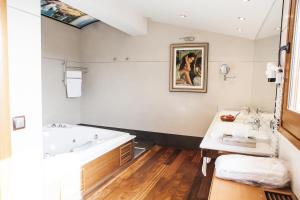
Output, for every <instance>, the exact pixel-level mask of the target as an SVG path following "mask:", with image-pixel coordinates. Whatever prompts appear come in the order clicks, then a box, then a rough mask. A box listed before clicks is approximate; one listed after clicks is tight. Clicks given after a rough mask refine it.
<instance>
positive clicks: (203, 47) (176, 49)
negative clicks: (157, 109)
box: [170, 43, 208, 92]
mask: <svg viewBox="0 0 300 200" xmlns="http://www.w3.org/2000/svg"><path fill="white" fill-rule="evenodd" d="M207 51H208V44H207V43H201V44H173V45H171V61H170V62H171V67H170V78H171V80H170V91H190V92H206V85H207V55H208V52H207Z"/></svg>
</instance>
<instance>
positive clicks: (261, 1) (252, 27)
mask: <svg viewBox="0 0 300 200" xmlns="http://www.w3.org/2000/svg"><path fill="white" fill-rule="evenodd" d="M63 1H64V2H65V3H68V4H69V5H71V6H73V7H75V8H77V9H79V10H81V11H83V12H85V13H87V14H89V15H91V16H93V17H95V18H97V19H99V20H101V21H103V22H105V23H107V24H109V25H111V26H113V27H115V28H118V29H120V30H121V31H124V32H127V33H128V34H131V35H142V34H146V33H147V19H150V20H152V21H157V22H162V23H167V24H172V25H177V26H181V27H186V28H193V29H199V30H207V31H212V32H217V33H222V34H227V35H233V36H238V37H243V38H248V39H255V38H257V36H260V35H262V36H261V37H265V36H268V35H272V34H276V31H274V30H275V28H276V27H278V26H279V25H280V14H281V4H282V0H250V1H245V0H184V1H183V0H98V1H94V0H84V1H83V0H63ZM181 15H185V16H186V17H182V16H181ZM269 16H270V17H269ZM238 17H243V18H245V20H243V21H242V20H239V19H238ZM265 24H267V28H265V27H264V26H263V25H265ZM262 30H263V31H264V33H263V34H260V33H259V32H260V31H262Z"/></svg>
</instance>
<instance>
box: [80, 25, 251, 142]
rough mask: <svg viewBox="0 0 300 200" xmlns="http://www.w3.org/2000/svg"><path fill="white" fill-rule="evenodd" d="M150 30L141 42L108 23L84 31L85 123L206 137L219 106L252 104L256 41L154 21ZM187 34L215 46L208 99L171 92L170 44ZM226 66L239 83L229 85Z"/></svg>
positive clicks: (82, 100) (198, 40) (82, 45)
mask: <svg viewBox="0 0 300 200" xmlns="http://www.w3.org/2000/svg"><path fill="white" fill-rule="evenodd" d="M148 29H149V32H148V34H147V35H146V36H137V37H131V36H128V35H126V34H124V33H122V32H120V31H117V30H115V29H113V28H111V27H109V26H107V25H105V24H103V23H96V24H93V25H90V26H88V27H87V28H85V29H84V30H83V31H82V35H81V37H82V40H81V41H82V43H81V49H82V51H81V55H82V62H83V63H84V66H85V67H88V68H89V73H88V74H87V75H86V77H85V85H84V94H83V97H82V98H81V122H82V123H88V124H96V125H104V126H113V127H119V128H129V129H138V130H146V131H156V132H164V133H174V134H181V135H191V136H203V135H204V134H205V132H206V130H207V128H208V126H209V124H210V122H211V120H212V118H213V116H214V114H215V113H216V112H217V109H218V106H219V107H222V108H224V107H227V108H239V107H241V106H244V105H249V104H250V100H251V88H252V76H251V74H252V70H253V56H254V55H253V54H254V42H253V41H252V40H246V39H241V38H237V37H231V36H225V35H221V34H216V33H211V32H204V31H199V30H191V29H186V28H180V27H175V26H171V25H166V24H160V23H154V22H150V23H149V27H148ZM186 35H194V36H196V38H197V39H196V42H208V43H209V64H208V70H209V72H208V74H209V77H208V93H206V94H199V93H178V92H177V93H176V92H169V89H168V85H169V45H170V44H171V43H178V42H182V41H180V40H179V38H180V37H183V36H186ZM113 57H116V58H118V61H117V62H113V61H112V60H113ZM126 57H129V61H125V58H126ZM223 63H227V64H229V65H230V67H231V68H232V75H235V76H236V79H232V80H228V81H226V82H224V81H223V77H222V76H221V75H220V74H219V66H220V65H221V64H223Z"/></svg>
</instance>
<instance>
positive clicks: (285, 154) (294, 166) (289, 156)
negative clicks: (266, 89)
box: [277, 1, 300, 199]
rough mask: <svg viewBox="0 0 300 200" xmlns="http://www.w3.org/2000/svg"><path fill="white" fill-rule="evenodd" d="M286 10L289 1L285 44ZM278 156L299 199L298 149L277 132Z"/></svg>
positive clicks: (283, 37)
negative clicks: (287, 171)
mask: <svg viewBox="0 0 300 200" xmlns="http://www.w3.org/2000/svg"><path fill="white" fill-rule="evenodd" d="M288 11H289V1H285V7H284V15H283V16H284V18H283V19H284V20H283V32H282V45H285V44H286V37H287V25H288ZM284 58H285V54H284V53H283V54H282V66H284V63H285V59H284ZM277 134H279V158H281V159H283V160H285V161H286V162H287V164H288V166H289V170H290V173H291V176H292V188H293V192H294V193H295V194H296V195H297V197H298V199H300V178H299V177H300V171H299V169H300V162H299V159H300V151H299V150H298V149H297V148H296V147H295V146H294V145H293V144H292V143H291V142H289V141H288V140H287V139H286V138H285V137H284V136H282V135H281V134H280V133H279V132H277Z"/></svg>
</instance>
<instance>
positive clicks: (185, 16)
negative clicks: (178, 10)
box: [179, 14, 187, 18]
mask: <svg viewBox="0 0 300 200" xmlns="http://www.w3.org/2000/svg"><path fill="white" fill-rule="evenodd" d="M179 17H181V18H187V15H186V14H180V15H179Z"/></svg>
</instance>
